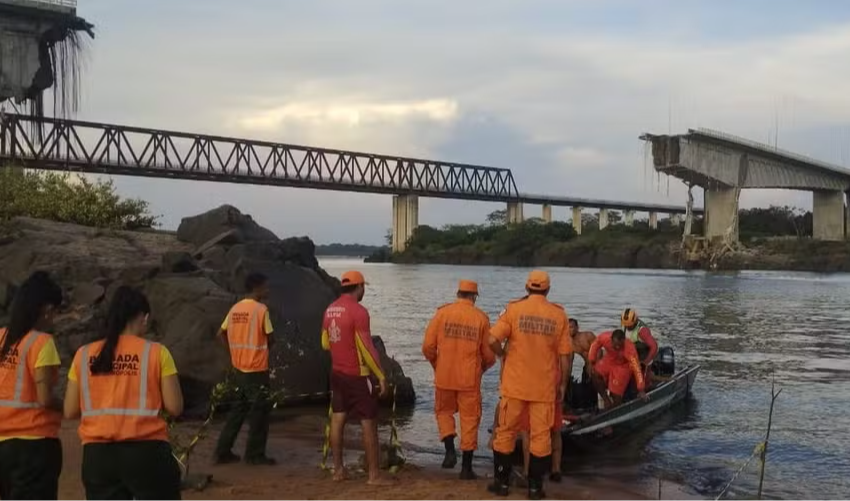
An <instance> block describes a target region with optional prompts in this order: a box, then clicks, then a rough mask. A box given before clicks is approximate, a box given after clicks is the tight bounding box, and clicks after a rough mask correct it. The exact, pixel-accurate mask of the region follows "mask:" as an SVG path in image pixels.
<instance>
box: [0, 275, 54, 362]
mask: <svg viewBox="0 0 850 501" xmlns="http://www.w3.org/2000/svg"><path fill="white" fill-rule="evenodd" d="M61 304H62V288H61V287H59V286H58V285H57V284H56V282H54V281H53V280H52V279H51V278H50V275H48V274H47V272H45V271H36V272H35V273H33V274H32V275H30V276H29V278H27V279H26V281H25V282H24V283H23V284H21V287H20V288H19V289H18V292H17V293H16V294H15V299H14V301H13V302H12V314H11V315H10V318H9V327H8V328H7V329H6V337H5V338H4V339H3V346H2V347H0V359H3V358H5V357H6V355H8V354H9V350H11V349H12V347H13V346H15V345H16V344H18V343H19V342H20V341H21V339H23V338H24V336H26V335H27V333H29V331H31V330H33V329H34V328H35V326H36V324H38V320H39V317H41V315H42V310H43V309H44V307H45V306H48V305H52V306H56V307H58V306H59V305H61Z"/></svg>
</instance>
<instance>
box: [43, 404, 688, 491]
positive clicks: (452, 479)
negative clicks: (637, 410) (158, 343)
mask: <svg viewBox="0 0 850 501" xmlns="http://www.w3.org/2000/svg"><path fill="white" fill-rule="evenodd" d="M219 426H220V425H219ZM219 426H213V427H212V428H211V430H210V433H209V435H208V436H207V437H206V438H205V439H203V440H202V441H201V442H200V443H199V445H198V446H197V447H196V449H195V451H194V452H193V453H192V457H191V460H190V473H191V474H193V475H195V474H210V475H212V482H211V483H210V484H209V485H208V486H207V487H206V488H205V489H204V490H202V491H197V490H193V489H187V490H184V491H183V497H184V499H490V498H492V497H493V496H491V495H490V494H489V493H488V492H487V484H488V482H490V479H491V477H492V466H490V464H489V463H488V462H486V461H485V460H482V461H481V462H479V463H478V464H477V465H476V468H475V469H476V472H477V473H478V474H479V479H478V480H477V481H472V482H462V481H460V480H458V479H457V473H458V471H459V470H458V469H455V470H453V471H446V470H441V469H440V468H439V465H437V464H415V462H413V461H409V462H408V464H406V465H405V466H404V467H403V468H402V469H401V471H399V472H398V473H397V474H395V475H391V476H392V477H394V478H395V485H394V486H391V487H380V488H378V487H370V486H367V485H366V479H365V474H364V473H363V472H362V470H361V471H359V472H358V471H356V470H358V469H359V468H358V462H359V460H360V456H361V455H362V447H361V446H360V444H359V436H358V434H357V433H356V428H355V427H353V426H349V428H348V430H350V431H347V436H346V447H347V450H348V451H349V452H347V454H346V465H347V466H348V468H349V469H352V470H355V471H354V472H353V474H352V478H350V479H349V480H346V481H344V482H341V483H335V482H333V481H332V480H331V477H330V473H327V472H325V471H323V470H322V469H320V468H319V463H320V462H321V446H322V443H323V435H322V433H323V431H324V422H323V421H322V420H321V418H319V417H316V416H303V417H296V418H290V419H287V420H286V421H283V422H277V423H274V424H273V425H272V428H271V432H270V436H269V446H268V451H269V455H270V456H272V457H274V458H276V459H277V460H278V464H277V465H276V466H247V465H244V464H235V465H226V466H212V463H211V458H212V451H213V446H214V444H215V439H216V438H217V436H218V430H219ZM76 427H77V423H76V422H67V423H65V425H64V426H63V429H62V436H61V438H62V443H63V448H64V461H65V462H64V468H63V471H62V476H61V478H60V483H59V499H84V498H85V492H84V490H83V486H82V483H81V481H80V467H81V460H82V446H81V445H80V442H79V439H78V437H77V434H76ZM181 432H182V433H186V434H191V433H192V425H184V426H183V428H182V429H181ZM187 436H188V435H187ZM243 449H244V431H243V433H242V435H240V440H239V441H237V444H236V447H235V452H237V453H240V452H241V451H242V450H243ZM388 475H389V474H388ZM545 489H546V493H547V495H548V497H549V498H550V499H650V498H652V499H654V498H656V497H657V492H651V493H650V492H648V491H649V490H652V489H649V488H647V487H646V486H630V485H616V484H615V483H612V482H611V479H610V478H604V479H598V480H593V479H587V478H582V479H571V478H570V477H569V475H567V476H566V477H565V478H564V481H563V482H562V483H561V484H552V483H547V484H546V487H545ZM682 496H683V493H682V492H681V491H680V489H678V487H677V486H673V485H668V486H667V487H666V489H665V492H663V493H662V497H664V498H667V499H670V498H675V499H682ZM510 499H526V493H525V490H524V489H514V490H513V491H512V493H511V497H510Z"/></svg>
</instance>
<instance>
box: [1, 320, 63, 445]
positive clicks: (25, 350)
mask: <svg viewBox="0 0 850 501" xmlns="http://www.w3.org/2000/svg"><path fill="white" fill-rule="evenodd" d="M6 332H7V331H6V329H2V330H0V342H2V340H4V339H5V338H6ZM48 341H50V334H45V333H43V332H38V331H30V332H29V333H27V335H25V336H24V337H23V338H22V339H21V340H20V341H19V342H18V343H17V344H16V345H14V346H12V347H11V348H10V349H9V352H8V353H7V354H6V356H5V357H4V358H3V359H0V437H44V438H55V437H57V436H58V434H59V426H60V425H61V422H62V415H61V414H60V413H59V412H57V411H52V410H48V409H46V408H44V407H42V406H41V405H40V404H39V403H38V397H37V393H36V386H35V363H36V361H37V360H38V354H39V352H41V349H42V348H43V347H44V345H45V344H46V343H47V342H48Z"/></svg>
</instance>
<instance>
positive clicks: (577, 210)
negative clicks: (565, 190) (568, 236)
mask: <svg viewBox="0 0 850 501" xmlns="http://www.w3.org/2000/svg"><path fill="white" fill-rule="evenodd" d="M573 229H574V230H575V231H576V235H581V207H573Z"/></svg>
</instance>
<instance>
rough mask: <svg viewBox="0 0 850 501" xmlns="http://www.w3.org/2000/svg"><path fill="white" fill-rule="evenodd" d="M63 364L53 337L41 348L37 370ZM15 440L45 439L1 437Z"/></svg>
mask: <svg viewBox="0 0 850 501" xmlns="http://www.w3.org/2000/svg"><path fill="white" fill-rule="evenodd" d="M61 364H62V361H61V360H59V351H58V350H57V349H56V343H55V342H53V337H52V336H51V337H50V339H48V340H47V342H46V343H44V346H42V347H41V351H39V352H38V358H36V359H35V368H36V369H40V368H42V367H56V366H59V365H61ZM13 438H18V439H21V440H40V439H42V438H44V437H34V436H31V435H21V436H17V437H0V442H3V441H4V440H10V439H13Z"/></svg>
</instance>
